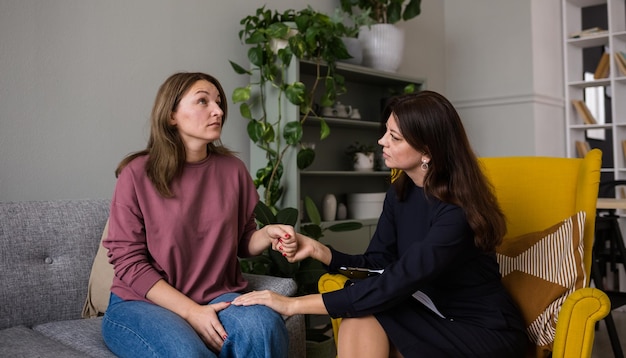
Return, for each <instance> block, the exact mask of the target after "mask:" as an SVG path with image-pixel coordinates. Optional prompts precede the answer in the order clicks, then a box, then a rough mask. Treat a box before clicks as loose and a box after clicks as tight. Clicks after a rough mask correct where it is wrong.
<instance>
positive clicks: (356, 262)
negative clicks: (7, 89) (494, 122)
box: [233, 91, 527, 358]
mask: <svg viewBox="0 0 626 358" xmlns="http://www.w3.org/2000/svg"><path fill="white" fill-rule="evenodd" d="M384 118H385V119H386V123H385V125H386V132H385V134H384V135H383V136H382V138H380V139H379V141H378V143H379V144H380V145H381V146H382V147H383V158H384V160H385V165H386V166H387V167H389V168H393V169H396V170H398V171H399V172H400V174H399V176H398V177H397V178H396V180H395V181H394V182H393V184H392V186H391V187H390V188H389V190H388V192H387V195H386V198H385V202H384V206H383V212H382V214H381V216H380V218H379V221H378V225H377V228H376V232H375V233H374V236H373V237H372V240H371V242H370V245H369V247H368V248H367V250H366V252H365V253H364V254H362V255H347V254H344V253H341V252H338V251H336V250H334V249H332V248H329V247H327V246H324V245H323V244H320V243H319V242H317V241H315V240H312V239H310V238H307V237H304V236H301V235H297V237H298V242H299V246H298V251H297V253H296V254H295V256H293V257H292V258H291V259H292V260H301V259H303V258H305V257H313V258H315V259H317V260H319V261H320V262H322V263H324V264H326V265H328V267H329V270H330V271H331V272H337V271H338V270H339V268H340V267H342V266H347V267H360V268H369V269H378V270H383V271H382V273H381V274H380V275H375V276H372V277H368V278H365V279H361V280H349V281H348V284H347V285H346V286H345V287H344V288H343V289H341V290H338V291H334V292H329V293H324V294H321V295H309V296H304V297H295V298H290V297H283V296H280V295H276V294H273V293H271V292H268V291H263V292H254V293H249V294H245V295H242V296H240V297H238V298H237V299H235V300H234V301H233V304H235V305H254V304H264V305H267V306H269V307H272V308H274V309H275V310H277V311H278V312H280V313H282V314H286V315H292V314H296V313H313V314H324V313H328V314H330V315H331V316H332V317H342V318H343V319H342V321H341V326H340V328H339V341H338V356H339V357H341V358H349V357H387V356H390V355H391V356H400V357H521V356H523V355H524V354H525V352H526V347H527V338H526V334H525V330H524V323H523V320H522V317H521V315H520V313H519V311H518V309H517V307H516V306H515V304H514V302H513V301H512V299H511V298H510V296H509V295H508V294H507V292H506V291H505V289H504V286H503V285H502V283H501V277H500V272H499V269H498V263H497V261H496V257H495V247H496V246H497V245H498V244H499V243H500V242H501V241H502V239H503V236H504V234H505V231H506V225H505V218H504V215H503V213H502V211H501V210H500V208H499V206H498V203H497V200H496V198H495V196H494V194H493V192H492V190H491V186H490V184H489V182H488V181H487V179H486V177H485V176H484V175H483V173H482V172H481V169H480V166H479V164H478V161H477V158H476V156H475V154H474V152H473V150H472V148H471V146H470V144H469V141H468V139H467V136H466V134H465V130H464V128H463V125H462V123H461V120H460V118H459V115H458V114H457V112H456V110H455V109H454V107H453V106H452V104H451V103H450V102H449V101H448V100H447V99H446V98H445V97H443V96H441V95H440V94H438V93H435V92H432V91H422V92H419V93H415V94H407V95H402V96H399V97H396V98H394V99H392V100H391V101H390V102H389V104H388V106H387V108H386V111H385V117H384Z"/></svg>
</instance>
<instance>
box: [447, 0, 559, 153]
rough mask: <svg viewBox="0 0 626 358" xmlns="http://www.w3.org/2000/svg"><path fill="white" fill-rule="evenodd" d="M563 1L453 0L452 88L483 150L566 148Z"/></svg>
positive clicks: (449, 65)
mask: <svg viewBox="0 0 626 358" xmlns="http://www.w3.org/2000/svg"><path fill="white" fill-rule="evenodd" d="M560 3H561V1H560V0H527V1H518V0H505V1H502V0H482V1H466V0H446V1H445V11H444V13H445V20H446V21H445V23H446V26H445V29H446V37H445V41H446V46H445V49H446V56H445V61H446V68H445V73H446V85H445V88H446V92H447V95H448V97H449V98H450V100H451V101H452V103H453V104H454V105H455V106H456V108H457V110H458V111H459V114H460V115H461V118H462V119H463V122H464V125H465V128H466V130H467V132H468V136H469V138H470V141H471V143H472V144H473V146H474V149H475V150H476V152H477V154H478V155H479V156H507V155H548V156H564V155H565V138H564V137H565V135H564V132H565V123H564V112H563V70H562V63H563V62H562V37H561V13H560Z"/></svg>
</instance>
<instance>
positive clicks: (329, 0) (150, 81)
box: [0, 0, 445, 201]
mask: <svg viewBox="0 0 626 358" xmlns="http://www.w3.org/2000/svg"><path fill="white" fill-rule="evenodd" d="M265 3H267V7H268V8H272V9H279V10H284V9H287V8H295V9H300V8H304V7H306V6H307V3H314V4H313V7H314V8H315V9H316V10H320V11H324V12H327V13H331V12H332V11H333V10H334V8H335V7H336V6H337V4H338V0H318V1H315V2H312V1H306V0H271V1H262V0H229V1H217V0H108V1H96V0H50V1H42V0H0V201H8V200H47V199H75V198H109V197H110V196H111V193H112V190H113V186H114V184H115V178H114V174H113V172H114V169H115V167H116V165H117V163H118V162H119V160H120V159H121V158H122V157H123V156H124V155H126V154H127V153H129V152H132V151H136V150H140V149H143V148H144V147H145V144H146V139H147V134H148V129H149V127H148V117H149V113H150V110H151V106H152V101H153V99H154V95H155V93H156V90H157V88H158V86H159V85H160V83H161V82H162V81H163V80H164V79H165V78H166V77H167V76H169V75H170V74H172V73H174V72H177V71H204V72H208V73H211V74H214V75H215V76H217V77H218V78H219V79H220V81H221V82H222V84H223V85H224V87H225V90H226V92H227V93H231V91H232V90H233V89H234V88H235V87H237V86H240V85H242V84H243V83H244V81H245V78H244V77H243V76H239V75H236V74H235V73H234V72H233V71H232V69H231V67H230V65H229V63H228V60H229V59H230V60H234V61H235V62H238V63H241V64H245V63H246V57H245V54H246V47H245V46H243V45H242V44H241V43H240V42H239V39H238V37H237V33H238V31H239V29H240V27H239V26H240V25H239V20H240V19H242V18H243V17H245V16H246V15H248V14H251V13H253V12H254V11H255V9H256V8H257V7H259V6H262V5H263V4H265ZM443 11H444V10H443V1H439V0H425V1H424V3H423V14H422V15H421V16H420V17H418V18H416V19H413V20H411V21H410V22H408V23H404V24H402V25H401V26H402V27H403V28H405V30H406V31H407V50H406V52H405V56H404V57H405V58H404V62H403V65H402V67H401V68H400V69H399V72H401V73H406V74H409V75H412V76H415V77H426V78H428V86H429V88H431V89H434V90H437V91H441V92H443V91H444V83H445V78H444V68H445V64H444V52H445V51H444V32H445V31H444V21H443V17H444V14H443ZM231 108H233V107H231ZM230 114H231V115H230V117H229V118H228V122H227V123H226V126H225V129H224V134H223V141H224V143H225V144H226V145H227V146H229V147H231V148H232V149H234V150H236V151H238V152H240V154H241V155H240V156H241V158H242V159H243V160H244V161H245V162H246V163H247V162H248V160H249V154H248V151H249V143H248V139H247V136H246V134H245V124H246V123H245V121H244V120H243V119H242V118H241V117H240V116H239V115H238V111H236V110H234V111H231V113H230Z"/></svg>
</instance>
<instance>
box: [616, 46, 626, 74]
mask: <svg viewBox="0 0 626 358" xmlns="http://www.w3.org/2000/svg"><path fill="white" fill-rule="evenodd" d="M613 55H614V57H615V64H616V65H617V68H618V69H619V72H620V73H621V74H622V76H626V56H625V55H624V52H621V51H616V52H615V53H614V54H613Z"/></svg>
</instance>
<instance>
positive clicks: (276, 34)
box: [266, 22, 289, 39]
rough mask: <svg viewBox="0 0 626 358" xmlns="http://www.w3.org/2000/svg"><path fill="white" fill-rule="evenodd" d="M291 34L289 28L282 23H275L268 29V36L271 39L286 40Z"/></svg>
mask: <svg viewBox="0 0 626 358" xmlns="http://www.w3.org/2000/svg"><path fill="white" fill-rule="evenodd" d="M288 33H289V26H287V25H285V24H284V23H282V22H275V23H273V24H271V25H269V26H268V27H267V30H266V34H267V36H268V37H270V38H275V39H286V38H287V34H288Z"/></svg>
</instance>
